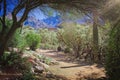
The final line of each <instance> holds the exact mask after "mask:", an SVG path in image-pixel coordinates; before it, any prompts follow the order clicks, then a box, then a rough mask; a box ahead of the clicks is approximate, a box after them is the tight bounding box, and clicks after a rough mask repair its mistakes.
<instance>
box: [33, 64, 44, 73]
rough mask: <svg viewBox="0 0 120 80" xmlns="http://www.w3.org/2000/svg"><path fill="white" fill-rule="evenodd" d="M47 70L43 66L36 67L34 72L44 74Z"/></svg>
mask: <svg viewBox="0 0 120 80" xmlns="http://www.w3.org/2000/svg"><path fill="white" fill-rule="evenodd" d="M44 70H45V69H44V68H43V67H42V66H35V67H34V72H35V73H43V71H44Z"/></svg>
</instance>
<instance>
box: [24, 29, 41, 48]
mask: <svg viewBox="0 0 120 80" xmlns="http://www.w3.org/2000/svg"><path fill="white" fill-rule="evenodd" d="M25 38H26V42H27V45H28V46H29V47H30V49H31V50H35V49H36V48H38V47H39V44H40V40H41V37H40V35H39V34H37V33H36V32H33V31H29V32H28V33H27V34H26V37H25Z"/></svg>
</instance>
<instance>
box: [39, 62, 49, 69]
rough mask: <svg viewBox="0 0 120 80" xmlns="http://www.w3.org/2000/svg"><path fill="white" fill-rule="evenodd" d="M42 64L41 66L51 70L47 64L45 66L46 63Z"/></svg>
mask: <svg viewBox="0 0 120 80" xmlns="http://www.w3.org/2000/svg"><path fill="white" fill-rule="evenodd" d="M40 64H41V65H42V66H43V67H44V68H45V69H47V68H49V66H48V65H47V64H45V63H42V62H40Z"/></svg>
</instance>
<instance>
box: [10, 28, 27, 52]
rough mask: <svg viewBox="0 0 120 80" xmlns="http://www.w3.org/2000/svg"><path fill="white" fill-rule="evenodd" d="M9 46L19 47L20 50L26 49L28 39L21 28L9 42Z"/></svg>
mask: <svg viewBox="0 0 120 80" xmlns="http://www.w3.org/2000/svg"><path fill="white" fill-rule="evenodd" d="M8 47H12V48H14V47H16V48H18V49H19V51H20V52H22V51H24V50H25V47H26V40H25V36H24V35H23V34H22V33H20V29H18V30H17V31H16V32H15V34H14V36H13V37H12V39H11V40H10V41H9V42H8Z"/></svg>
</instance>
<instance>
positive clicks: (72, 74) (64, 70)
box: [38, 50, 105, 80]
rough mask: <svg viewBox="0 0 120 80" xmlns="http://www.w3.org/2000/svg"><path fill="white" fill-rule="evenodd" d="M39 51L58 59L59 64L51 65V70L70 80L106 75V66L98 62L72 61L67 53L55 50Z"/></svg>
mask: <svg viewBox="0 0 120 80" xmlns="http://www.w3.org/2000/svg"><path fill="white" fill-rule="evenodd" d="M38 52H39V53H42V54H44V55H45V56H48V57H51V58H53V59H55V60H57V61H58V62H59V64H58V65H51V66H50V68H49V70H50V71H51V72H52V73H53V74H56V75H61V76H65V77H67V78H68V79H69V80H81V79H82V78H83V77H90V78H99V77H105V72H104V68H103V67H97V65H96V64H93V65H88V64H85V63H79V64H77V63H72V62H69V61H67V60H66V56H65V54H63V53H62V52H57V51H53V50H38Z"/></svg>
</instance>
